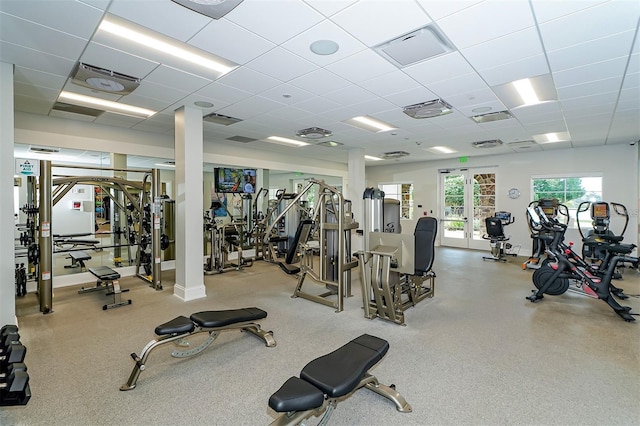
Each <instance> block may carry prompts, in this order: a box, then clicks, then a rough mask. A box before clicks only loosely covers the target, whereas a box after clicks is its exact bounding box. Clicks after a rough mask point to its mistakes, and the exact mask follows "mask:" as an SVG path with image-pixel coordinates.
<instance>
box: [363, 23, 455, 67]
mask: <svg viewBox="0 0 640 426" xmlns="http://www.w3.org/2000/svg"><path fill="white" fill-rule="evenodd" d="M374 49H375V50H376V51H377V52H378V53H379V54H380V55H382V56H383V57H384V58H385V59H387V60H388V61H389V62H391V63H392V64H394V65H396V66H398V67H400V68H402V67H406V66H407V65H411V64H415V63H416V62H420V61H424V60H425V59H429V58H433V57H435V56H438V55H442V54H443V53H447V52H452V51H453V50H454V49H453V46H452V44H451V42H449V40H447V38H446V37H445V36H444V34H442V33H441V32H440V31H439V30H438V29H437V28H436V27H434V26H432V25H427V26H426V27H423V28H420V29H419V30H415V31H413V32H410V33H408V34H405V35H403V36H400V37H398V38H396V39H393V40H391V41H388V42H386V43H383V44H380V45H378V46H376V47H375V48H374Z"/></svg>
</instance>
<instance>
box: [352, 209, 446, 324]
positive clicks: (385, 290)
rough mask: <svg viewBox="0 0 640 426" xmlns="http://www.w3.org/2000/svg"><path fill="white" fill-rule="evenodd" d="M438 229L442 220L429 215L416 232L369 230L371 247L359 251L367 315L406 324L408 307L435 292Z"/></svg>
mask: <svg viewBox="0 0 640 426" xmlns="http://www.w3.org/2000/svg"><path fill="white" fill-rule="evenodd" d="M437 233H438V220H437V219H436V218H434V217H428V216H425V217H421V218H420V219H418V223H417V224H416V229H415V231H414V234H413V235H407V234H392V233H387V232H369V233H368V245H369V248H368V250H367V251H364V252H361V253H360V254H359V258H360V277H361V284H362V298H363V307H364V316H365V318H369V319H373V318H376V317H379V318H382V319H385V320H387V321H391V322H394V323H396V324H400V325H405V322H404V311H405V310H406V309H408V308H410V307H411V306H415V305H416V304H417V303H418V302H420V301H422V300H424V299H426V298H431V297H433V296H434V294H435V293H434V292H435V278H436V274H435V272H434V271H433V270H432V269H431V268H432V266H433V261H434V257H435V248H434V245H435V239H436V235H437Z"/></svg>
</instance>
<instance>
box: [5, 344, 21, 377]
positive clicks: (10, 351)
mask: <svg viewBox="0 0 640 426" xmlns="http://www.w3.org/2000/svg"><path fill="white" fill-rule="evenodd" d="M26 355H27V348H26V347H24V345H21V344H20V343H12V344H10V345H9V346H7V348H6V350H5V352H3V353H2V354H0V373H3V372H7V371H8V369H9V365H10V364H16V363H20V362H23V361H24V357H25V356H26Z"/></svg>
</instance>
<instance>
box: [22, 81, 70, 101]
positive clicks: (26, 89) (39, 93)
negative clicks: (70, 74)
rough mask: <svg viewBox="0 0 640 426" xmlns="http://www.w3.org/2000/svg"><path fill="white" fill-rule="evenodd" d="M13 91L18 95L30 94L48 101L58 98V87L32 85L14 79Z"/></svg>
mask: <svg viewBox="0 0 640 426" xmlns="http://www.w3.org/2000/svg"><path fill="white" fill-rule="evenodd" d="M13 93H14V94H16V95H20V96H30V97H33V98H42V99H46V100H49V101H55V100H56V99H58V94H59V93H60V89H50V88H47V87H42V86H33V85H31V84H27V83H21V82H19V81H15V82H14V83H13Z"/></svg>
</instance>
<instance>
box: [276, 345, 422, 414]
mask: <svg viewBox="0 0 640 426" xmlns="http://www.w3.org/2000/svg"><path fill="white" fill-rule="evenodd" d="M388 350H389V342H387V341H386V340H383V339H380V338H378V337H375V336H371V335H368V334H363V335H362V336H360V337H358V338H356V339H354V340H352V341H350V342H349V343H347V344H346V345H344V346H342V347H340V348H338V349H336V350H335V351H333V352H331V353H329V354H327V355H324V356H321V357H320V358H316V359H314V360H313V361H311V362H310V363H308V364H307V365H306V366H305V367H304V368H303V369H302V372H301V373H300V378H298V377H291V378H290V379H289V380H287V381H286V382H285V383H284V385H282V387H281V388H280V389H278V391H277V392H276V393H274V394H273V395H271V398H269V407H271V408H272V409H273V410H274V411H276V412H278V413H285V414H283V415H282V416H280V417H278V418H277V419H276V420H275V421H274V422H273V423H271V425H272V426H274V425H277V426H283V425H298V424H301V423H302V422H303V421H304V420H305V419H307V418H309V417H311V416H316V417H317V416H320V415H323V418H322V419H321V421H320V424H326V422H327V421H328V420H329V417H330V416H331V413H332V412H333V410H334V408H335V407H336V405H337V404H338V402H339V401H342V400H344V399H346V398H348V397H349V396H351V395H352V394H353V393H354V392H355V391H357V390H358V389H360V388H362V387H365V388H367V389H369V390H371V391H373V392H375V393H377V394H379V395H382V396H384V397H385V398H388V399H390V400H391V401H393V402H394V404H396V409H397V410H398V411H400V412H402V413H410V412H411V410H412V409H411V405H409V404H408V403H407V401H405V399H404V397H403V396H402V395H400V394H399V393H398V392H396V390H395V385H391V386H385V385H383V384H380V383H379V382H378V379H376V377H375V376H372V375H371V374H369V372H368V371H369V369H370V368H372V367H373V366H374V365H376V364H377V363H378V361H380V360H381V359H382V358H383V357H384V355H385V354H386V353H387V351H388ZM323 413H324V414H323Z"/></svg>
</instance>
